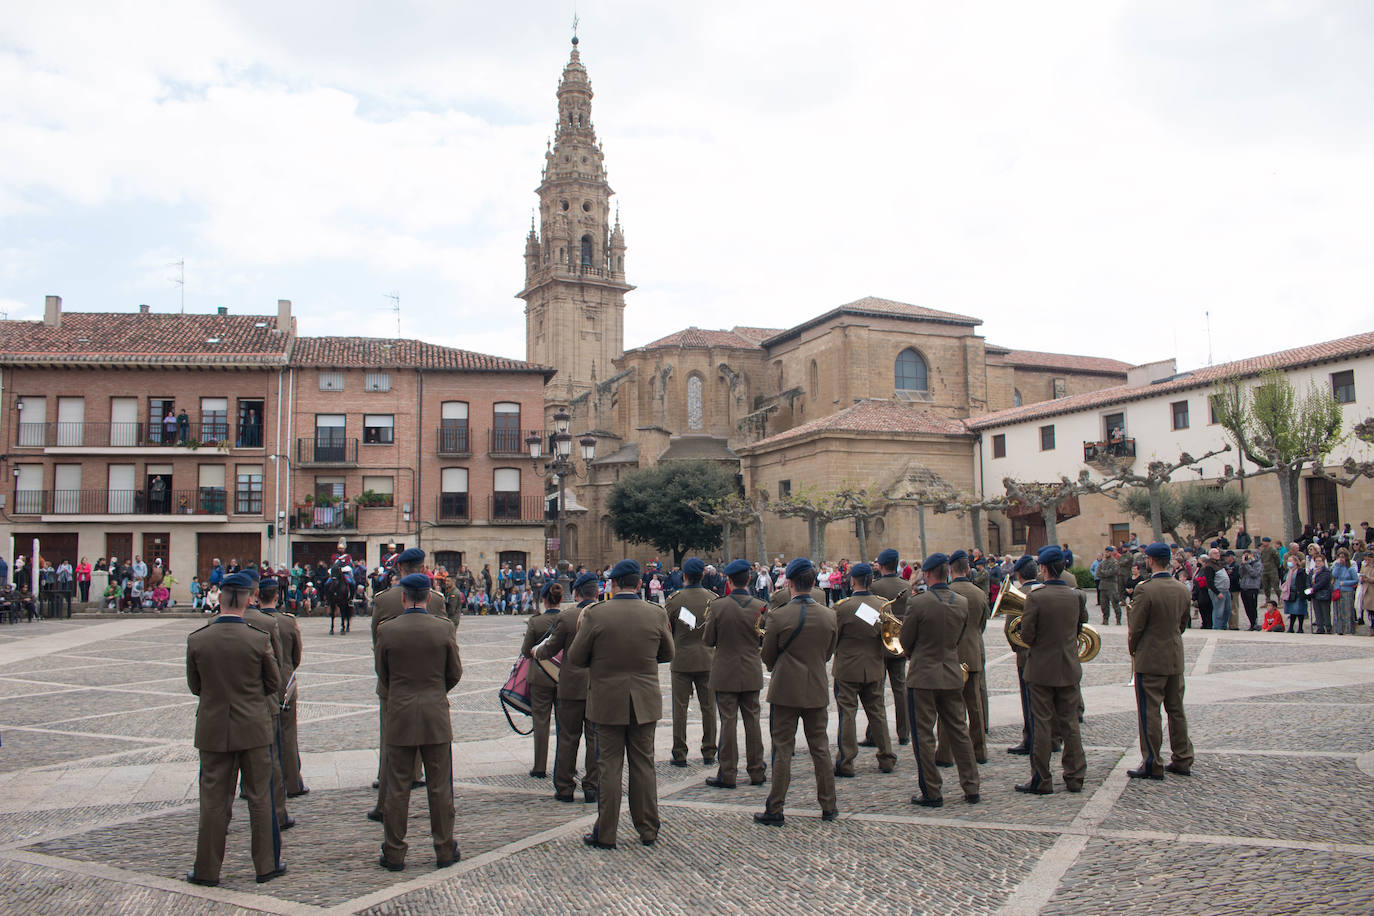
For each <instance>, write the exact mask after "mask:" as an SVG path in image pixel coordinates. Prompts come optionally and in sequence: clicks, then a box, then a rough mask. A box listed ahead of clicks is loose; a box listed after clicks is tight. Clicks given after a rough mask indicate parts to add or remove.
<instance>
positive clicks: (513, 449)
mask: <svg viewBox="0 0 1374 916" xmlns="http://www.w3.org/2000/svg"><path fill="white" fill-rule="evenodd" d="M524 448H525V443H524V442H522V441H520V405H519V404H515V403H512V402H509V401H498V402H497V403H496V404H493V405H492V419H491V450H492V451H493V452H505V453H506V454H518V453H519V452H521V451H523V450H524Z"/></svg>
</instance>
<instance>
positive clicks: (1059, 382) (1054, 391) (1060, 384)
mask: <svg viewBox="0 0 1374 916" xmlns="http://www.w3.org/2000/svg"><path fill="white" fill-rule="evenodd" d="M1068 391H1069V390H1068V386H1067V385H1065V384H1064V380H1063V379H1062V378H1056V379H1050V396H1051V397H1055V398H1062V397H1063V396H1064V395H1066V394H1068Z"/></svg>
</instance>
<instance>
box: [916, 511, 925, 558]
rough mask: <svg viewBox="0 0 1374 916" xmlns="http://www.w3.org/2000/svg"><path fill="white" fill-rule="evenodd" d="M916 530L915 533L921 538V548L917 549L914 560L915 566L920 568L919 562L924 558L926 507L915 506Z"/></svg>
mask: <svg viewBox="0 0 1374 916" xmlns="http://www.w3.org/2000/svg"><path fill="white" fill-rule="evenodd" d="M916 530H917V533H918V534H919V535H920V536H921V546H920V549H919V550H918V551H917V553H916V560H917V563H916V565H917V566H920V561H921V560H922V559H923V558H924V557H925V555H926V507H925V506H917V507H916Z"/></svg>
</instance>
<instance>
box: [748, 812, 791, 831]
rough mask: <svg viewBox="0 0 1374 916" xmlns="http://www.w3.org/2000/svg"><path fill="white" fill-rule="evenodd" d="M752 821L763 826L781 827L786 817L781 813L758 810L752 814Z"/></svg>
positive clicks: (785, 821)
mask: <svg viewBox="0 0 1374 916" xmlns="http://www.w3.org/2000/svg"><path fill="white" fill-rule="evenodd" d="M754 823H756V824H763V825H764V826H765V827H781V826H782V825H783V824H785V823H787V819H786V818H785V817H783V816H782V814H769V813H768V812H767V811H760V812H759V813H758V814H755V815H754Z"/></svg>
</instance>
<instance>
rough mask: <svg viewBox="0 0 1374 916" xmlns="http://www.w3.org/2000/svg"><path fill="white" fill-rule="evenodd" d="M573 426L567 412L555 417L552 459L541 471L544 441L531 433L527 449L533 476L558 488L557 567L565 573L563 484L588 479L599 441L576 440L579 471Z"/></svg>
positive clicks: (561, 410)
mask: <svg viewBox="0 0 1374 916" xmlns="http://www.w3.org/2000/svg"><path fill="white" fill-rule="evenodd" d="M571 422H572V416H571V415H570V414H569V413H568V411H567V409H566V408H563V407H560V408H558V410H557V411H555V412H554V415H553V433H552V434H551V435H550V436H549V444H550V449H549V456H548V460H547V461H544V462H543V468H542V470H541V468H540V461H541V459H542V458H543V457H544V449H543V446H544V440H543V436H541V435H540V434H539V433H530V435H529V437H528V438H526V439H525V446H526V447H527V448H528V450H529V455H530V460H531V462H532V463H533V466H534V473H535V474H536V475H537V476H539V477H549V478H552V480H553V484H554V486H555V487H557V488H558V494H557V495H558V503H557V517H558V566H559V571H560V572H562V567H563V559H564V550H565V547H564V545H565V544H566V543H567V515H566V511H565V509H566V507H565V506H564V504H563V482H564V481H565V480H567V479H569V478H572V477H586V476H587V473H588V470H589V469H590V467H591V463H592V459H593V458H595V457H596V437H595V436H593V435H592V434H591V433H587V434H585V435H583V436H582V437H581V438H579V439H578V440H577V444H578V447H579V449H578V451H579V453H580V454H581V457H582V463H583V465H584V466H585V467H584V468H583V469H582V470H580V471H579V470H578V467H577V463H576V460H575V459H574V458H573V454H572V442H573V437H572V433H570V432H569V431H568V426H569V424H570V423H571Z"/></svg>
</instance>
